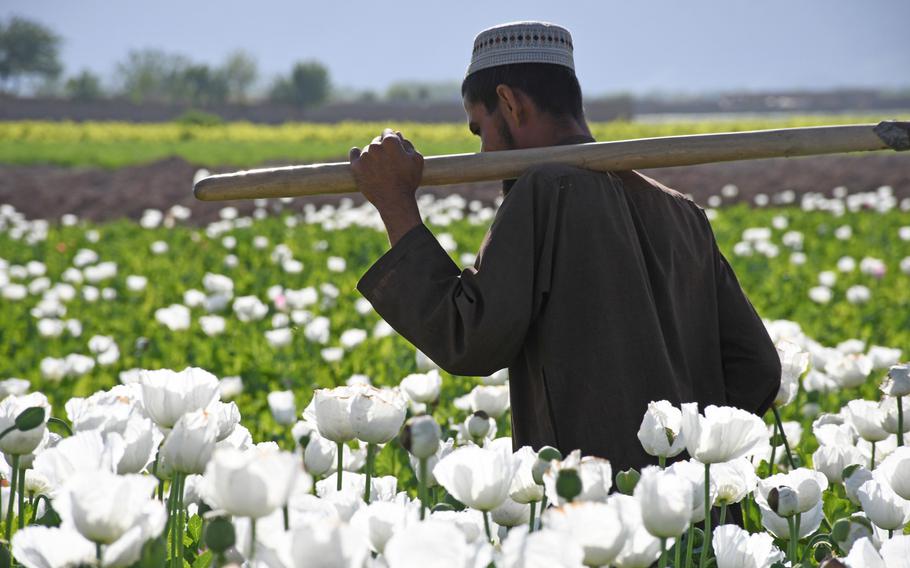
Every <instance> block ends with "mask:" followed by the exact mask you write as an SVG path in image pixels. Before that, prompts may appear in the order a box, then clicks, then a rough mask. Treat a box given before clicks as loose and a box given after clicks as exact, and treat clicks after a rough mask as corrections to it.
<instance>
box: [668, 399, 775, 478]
mask: <svg viewBox="0 0 910 568" xmlns="http://www.w3.org/2000/svg"><path fill="white" fill-rule="evenodd" d="M682 421H683V430H682V434H683V437H684V438H685V439H686V448H687V449H688V451H689V455H690V456H692V457H693V458H695V459H696V460H698V461H700V462H702V463H705V464H712V463H721V462H726V461H730V460H732V459H735V458H738V457H742V456H744V455H746V454H748V453H749V452H750V451H752V450H753V449H754V448H755V447H756V446H759V445H761V444H767V443H768V439H769V437H770V436H769V435H768V430H767V429H766V428H765V423H764V421H762V419H761V418H759V417H758V416H756V415H754V414H752V413H751V412H748V411H745V410H742V409H739V408H734V407H729V406H714V405H710V406H708V407H706V408H705V413H704V415H700V414H699V413H698V404H697V403H694V402H690V403H685V404H683V405H682Z"/></svg>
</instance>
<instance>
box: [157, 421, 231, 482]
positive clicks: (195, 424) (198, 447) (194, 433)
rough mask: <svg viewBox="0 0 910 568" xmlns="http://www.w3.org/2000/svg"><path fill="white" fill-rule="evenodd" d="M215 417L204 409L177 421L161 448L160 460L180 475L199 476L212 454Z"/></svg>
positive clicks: (215, 436)
mask: <svg viewBox="0 0 910 568" xmlns="http://www.w3.org/2000/svg"><path fill="white" fill-rule="evenodd" d="M217 437H218V418H217V417H216V416H214V415H211V414H209V413H208V412H206V411H205V410H203V409H200V410H194V411H193V412H188V413H186V414H184V415H183V416H181V417H180V419H179V420H177V423H176V424H174V428H173V429H172V430H171V431H170V432H168V435H167V437H166V438H165V439H164V444H162V446H161V459H162V460H163V461H165V462H167V465H168V467H170V468H172V469H173V470H175V471H178V472H180V473H186V474H191V473H197V474H198V473H202V472H204V471H205V466H206V464H208V462H209V459H210V458H211V457H212V452H214V451H215V441H216V439H217Z"/></svg>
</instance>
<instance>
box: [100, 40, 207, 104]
mask: <svg viewBox="0 0 910 568" xmlns="http://www.w3.org/2000/svg"><path fill="white" fill-rule="evenodd" d="M190 66H191V63H190V61H189V60H188V59H187V58H186V57H183V56H182V55H175V54H169V53H166V52H164V51H161V50H159V49H141V50H131V51H130V52H129V53H128V54H127V56H126V59H125V60H124V61H121V62H120V63H118V64H117V70H116V76H117V79H118V81H119V83H120V85H121V90H122V92H123V94H124V95H125V96H127V97H129V98H130V99H131V100H132V101H134V102H136V103H142V102H144V101H159V102H173V101H176V100H179V99H181V97H184V96H185V92H186V89H187V87H186V84H185V83H184V82H183V79H184V78H185V77H184V74H185V73H186V70H187V68H188V67H190Z"/></svg>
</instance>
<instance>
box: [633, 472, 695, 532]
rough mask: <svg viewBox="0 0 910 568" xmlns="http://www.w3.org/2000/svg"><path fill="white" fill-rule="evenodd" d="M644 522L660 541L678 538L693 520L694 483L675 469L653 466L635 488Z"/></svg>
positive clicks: (642, 473) (642, 474) (643, 473)
mask: <svg viewBox="0 0 910 568" xmlns="http://www.w3.org/2000/svg"><path fill="white" fill-rule="evenodd" d="M634 496H635V498H636V499H638V501H639V503H640V504H641V516H642V522H643V523H644V525H645V528H646V529H648V532H650V533H651V534H652V535H654V536H656V537H658V538H673V537H678V536H679V535H680V534H682V533H683V532H685V530H686V529H687V528H688V526H689V521H690V520H691V517H692V484H691V483H690V482H689V480H688V479H685V478H683V477H681V476H678V475H677V474H676V473H675V472H674V471H672V470H664V469H661V468H659V467H657V466H653V465H649V466H647V467H645V468H644V469H642V471H641V479H639V481H638V484H636V485H635V495H634Z"/></svg>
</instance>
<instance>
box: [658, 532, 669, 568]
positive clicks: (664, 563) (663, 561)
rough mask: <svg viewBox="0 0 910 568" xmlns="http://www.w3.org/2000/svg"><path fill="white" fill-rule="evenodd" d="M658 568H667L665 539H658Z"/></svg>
mask: <svg viewBox="0 0 910 568" xmlns="http://www.w3.org/2000/svg"><path fill="white" fill-rule="evenodd" d="M658 566H659V567H660V568H667V539H665V538H662V539H660V563H659V564H658Z"/></svg>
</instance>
